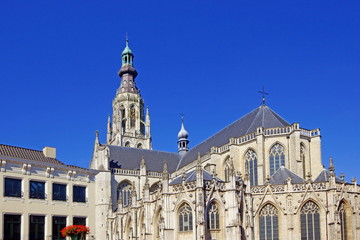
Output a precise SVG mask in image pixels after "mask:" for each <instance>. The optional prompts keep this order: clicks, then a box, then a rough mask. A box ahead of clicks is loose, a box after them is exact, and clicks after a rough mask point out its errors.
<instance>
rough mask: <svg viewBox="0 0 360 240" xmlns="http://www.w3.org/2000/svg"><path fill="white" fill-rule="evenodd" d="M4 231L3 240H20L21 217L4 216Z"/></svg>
mask: <svg viewBox="0 0 360 240" xmlns="http://www.w3.org/2000/svg"><path fill="white" fill-rule="evenodd" d="M4 229H6V231H4V240H20V237H21V234H20V233H21V230H20V229H21V216H20V215H9V214H5V215H4Z"/></svg>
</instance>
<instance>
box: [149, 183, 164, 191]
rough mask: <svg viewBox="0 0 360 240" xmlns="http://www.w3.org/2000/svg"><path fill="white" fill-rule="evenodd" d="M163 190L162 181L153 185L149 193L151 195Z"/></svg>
mask: <svg viewBox="0 0 360 240" xmlns="http://www.w3.org/2000/svg"><path fill="white" fill-rule="evenodd" d="M161 189H162V184H161V182H160V181H158V182H156V183H154V184H153V185H151V187H150V189H149V192H150V193H155V192H157V191H160V190H161Z"/></svg>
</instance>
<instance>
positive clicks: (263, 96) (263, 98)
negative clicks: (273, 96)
mask: <svg viewBox="0 0 360 240" xmlns="http://www.w3.org/2000/svg"><path fill="white" fill-rule="evenodd" d="M259 93H261V94H262V105H265V100H266V99H265V95H269V93H267V92H265V89H264V87H263V88H262V91H259Z"/></svg>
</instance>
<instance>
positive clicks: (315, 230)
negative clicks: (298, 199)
mask: <svg viewBox="0 0 360 240" xmlns="http://www.w3.org/2000/svg"><path fill="white" fill-rule="evenodd" d="M300 223H301V240H320V214H319V207H318V205H316V204H315V203H314V202H312V201H309V202H307V203H306V204H305V205H304V206H303V207H302V208H301V215H300Z"/></svg>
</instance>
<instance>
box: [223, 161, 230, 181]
mask: <svg viewBox="0 0 360 240" xmlns="http://www.w3.org/2000/svg"><path fill="white" fill-rule="evenodd" d="M231 170H232V162H231V159H230V157H228V158H227V159H226V160H225V168H224V175H225V176H224V177H225V181H226V182H228V181H230V175H231Z"/></svg>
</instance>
